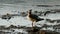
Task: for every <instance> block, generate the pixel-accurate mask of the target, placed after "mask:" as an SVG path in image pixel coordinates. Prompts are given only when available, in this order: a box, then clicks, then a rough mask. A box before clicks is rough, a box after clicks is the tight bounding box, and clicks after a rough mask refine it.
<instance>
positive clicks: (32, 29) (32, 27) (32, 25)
mask: <svg viewBox="0 0 60 34" xmlns="http://www.w3.org/2000/svg"><path fill="white" fill-rule="evenodd" d="M33 29H34V27H33V22H32V30H33Z"/></svg>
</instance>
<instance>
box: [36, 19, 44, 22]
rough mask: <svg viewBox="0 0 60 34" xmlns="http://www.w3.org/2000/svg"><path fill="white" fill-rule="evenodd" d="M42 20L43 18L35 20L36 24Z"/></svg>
mask: <svg viewBox="0 0 60 34" xmlns="http://www.w3.org/2000/svg"><path fill="white" fill-rule="evenodd" d="M42 20H44V19H43V18H39V19H37V21H36V22H38V21H42Z"/></svg>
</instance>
